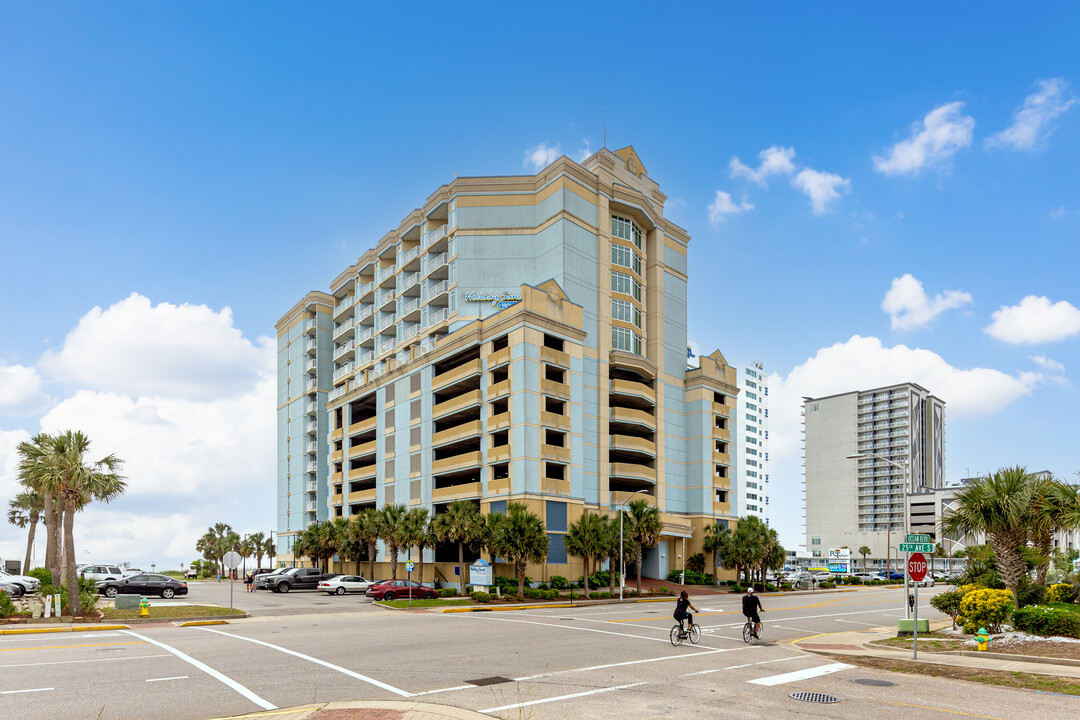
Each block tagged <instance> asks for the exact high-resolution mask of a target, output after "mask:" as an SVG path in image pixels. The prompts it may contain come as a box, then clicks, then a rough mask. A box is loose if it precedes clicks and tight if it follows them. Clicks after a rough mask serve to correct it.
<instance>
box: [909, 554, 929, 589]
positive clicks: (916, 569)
mask: <svg viewBox="0 0 1080 720" xmlns="http://www.w3.org/2000/svg"><path fill="white" fill-rule="evenodd" d="M907 571H908V575H909V576H910V577H911V579H912V580H914V581H915V582H922V581H923V580H925V579H926V556H924V555H923V554H922V553H915V554H914V555H912V556H911V557H910V558H909V559H908V561H907Z"/></svg>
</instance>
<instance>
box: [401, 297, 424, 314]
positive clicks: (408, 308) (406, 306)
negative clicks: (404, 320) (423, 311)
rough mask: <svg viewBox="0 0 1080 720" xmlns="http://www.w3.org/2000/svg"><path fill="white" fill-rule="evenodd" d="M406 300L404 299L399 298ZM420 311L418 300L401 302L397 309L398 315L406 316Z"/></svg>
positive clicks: (412, 299) (410, 299)
mask: <svg viewBox="0 0 1080 720" xmlns="http://www.w3.org/2000/svg"><path fill="white" fill-rule="evenodd" d="M400 299H401V300H406V298H400ZM419 309H420V298H409V299H408V302H402V303H401V305H400V307H399V308H398V315H408V314H409V313H411V312H414V311H416V310H419Z"/></svg>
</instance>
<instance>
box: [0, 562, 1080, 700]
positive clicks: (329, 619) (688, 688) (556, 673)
mask: <svg viewBox="0 0 1080 720" xmlns="http://www.w3.org/2000/svg"><path fill="white" fill-rule="evenodd" d="M213 585H214V586H215V587H213V588H211V587H207V588H206V589H205V590H200V589H194V588H193V592H192V596H191V597H192V599H195V598H199V597H200V596H201V595H202V594H203V593H204V592H205V593H206V596H210V595H212V594H214V593H221V592H222V589H223V588H222V587H221V586H218V584H217V583H213ZM224 585H225V584H224V583H223V584H222V586H224ZM224 592H225V593H227V592H228V590H227V587H224ZM931 592H933V591H931ZM928 594H929V593H927V595H928ZM237 597H238V598H239V597H241V596H240V594H239V593H238V594H237ZM924 597H925V596H924ZM242 599H243V602H238V603H237V605H238V606H240V607H244V608H247V607H249V604H251V607H252V609H253V608H254V604H260V605H262V610H261V611H260V612H266V611H270V610H273V609H274V608H272V607H269V606H268V605H267V603H270V604H273V603H279V602H280V603H288V604H289V606H288V607H287V608H286V609H288V610H289V611H290V613H289V614H277V615H266V614H263V615H260V616H257V617H253V618H250V619H247V620H242V621H239V622H236V623H232V624H229V625H225V626H215V627H203V628H196V627H188V628H180V627H175V626H173V625H172V624H166V623H161V624H155V625H149V626H147V625H137V626H133V627H132V630H130V631H107V632H98V633H72V634H65V635H64V636H56V635H53V636H50V635H30V636H21V637H20V636H6V637H3V638H0V693H3V694H0V713H3V716H4V717H14V716H16V715H19V716H28V717H33V716H54V715H61V716H63V717H68V718H87V719H88V720H90V719H96V718H98V717H99V714H100V718H102V719H103V720H104V719H107V718H118V719H119V718H144V717H150V716H163V717H170V718H177V719H179V720H204V719H206V718H213V717H220V716H225V715H233V714H240V713H247V712H255V711H259V710H265V711H270V710H272V709H275V708H284V707H290V706H296V705H302V704H304V703H311V702H316V701H318V702H324V701H334V700H361V699H400V698H417V699H423V700H424V701H425V702H437V703H445V704H449V705H454V706H459V707H466V708H469V709H474V710H479V711H482V712H486V713H488V714H491V715H494V716H497V717H506V718H511V717H513V718H517V717H534V718H581V717H597V718H606V717H610V718H620V719H627V718H657V717H680V718H683V717H690V718H696V717H701V718H704V717H731V718H745V717H748V716H750V715H754V714H760V715H761V716H763V717H776V716H780V717H785V716H793V715H794V714H796V713H798V714H800V715H811V716H822V717H843V718H859V719H860V720H862V718H863V717H865V716H867V715H868V714H871V713H872V714H875V715H880V714H881V713H882V711H883V709H884V711H885V712H887V713H888V717H896V718H925V717H932V716H939V717H943V718H944V717H950V716H951V717H956V713H968V714H974V715H975V716H977V717H988V718H1002V719H1010V720H1011V719H1012V718H1016V719H1017V720H1020V719H1023V720H1029V719H1030V718H1031V717H1044V716H1045V717H1049V716H1051V713H1054V716H1057V715H1060V714H1061V713H1062V712H1063V707H1062V703H1068V704H1071V705H1070V706H1072V705H1075V707H1076V708H1077V710H1080V701H1078V700H1077V699H1075V698H1067V697H1060V696H1058V697H1055V696H1050V695H1033V694H1031V693H1025V692H1023V691H1014V690H1006V689H1001V688H994V687H986V688H979V689H978V695H979V701H978V704H976V703H974V702H973V700H972V694H973V690H972V686H971V685H969V684H957V683H955V682H953V681H948V680H939V679H933V678H921V677H913V676H906V675H891V674H886V673H880V672H877V671H869V670H863V669H859V668H853V667H850V666H848V665H846V664H843V663H836V662H834V661H832V660H831V659H829V658H826V657H821V656H817V655H808V654H806V653H803V652H801V651H799V650H797V649H795V648H793V647H792V646H791V645H790V641H791V640H796V639H800V638H804V637H807V636H810V635H822V636H824V635H826V634H827V633H829V632H837V631H840V630H851V629H853V628H855V629H858V628H867V629H869V628H872V627H877V626H883V625H884V626H889V625H892V624H894V623H895V621H896V618H897V617H898V616H899V615H901V614H902V604H901V603H902V593H901V591H898V590H895V589H877V588H865V589H861V590H859V591H854V592H847V593H826V594H811V595H797V596H787V597H772V598H769V597H767V598H765V613H764V615H763V616H762V619H763V620H764V622H765V623H766V639H765V642H763V643H761V644H755V645H746V644H744V643H743V641H742V639H741V637H740V628H741V625H742V618H741V615H740V613H739V609H738V605H737V603H738V597H737V596H731V597H727V596H718V595H712V596H700V597H698V598H695V599H694V604H695V605H696V606H697V607H698V608H699V609H700V610H701V611H702V612H701V615H700V617H699V620H700V622H701V625H702V627H703V628H704V630H705V632H704V634H703V636H702V639H701V643H700V644H699V645H696V646H693V645H689V644H684V645H682V646H680V647H672V646H671V644H670V643H669V641H668V631H669V629H670V627H671V625H672V623H673V621H672V619H671V610H672V607H671V606H670V604H669V603H666V602H664V603H634V604H628V605H594V606H585V607H574V608H542V609H532V610H524V611H515V612H486V613H455V614H438V613H433V612H425V611H414V612H406V611H395V610H388V609H384V608H381V607H376V606H373V605H371V604H370V603H367V602H366V601H365V600H361V599H360V598H358V597H345V598H330V597H328V596H320V595H318V594H315V593H304V594H299V595H297V594H293V593H290V594H288V595H284V596H279V595H273V594H270V593H258V594H255V595H254V596H251V595H248V596H244V597H243V598H242ZM921 599H922V598H921ZM226 600H227V595H226ZM338 600H341V601H343V603H342V604H341V605H337V603H336V601H338ZM326 601H330V604H329V605H319V604H317V603H322V602H326ZM924 604H925V603H924ZM920 613H921V614H928V615H929V616H931V617H935V616H936V613H935V611H933V610H932V609H930V608H929V605H928V604H927V605H925V607H923V608H922V609H921V610H920ZM856 678H860V679H866V678H869V679H875V678H876V679H883V680H888V681H891V682H895V683H896V686H895V687H892V688H886V689H883V688H875V687H867V686H863V685H858V684H856V683H853V682H852V680H854V679H856ZM136 690H137V691H136ZM810 690H813V691H820V692H828V693H832V694H834V695H835V696H837V697H838V698H839V699H840V700H841V702H840V703H838V704H833V705H813V704H808V703H799V702H796V701H795V700H792V699H791V698H790V697H789V693H791V692H795V691H810ZM980 708H981V709H980ZM988 708H992V710H989V711H988ZM16 711H17V712H16ZM1044 713H1045V714H1044ZM1066 714H1067V713H1066Z"/></svg>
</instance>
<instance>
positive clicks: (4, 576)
mask: <svg viewBox="0 0 1080 720" xmlns="http://www.w3.org/2000/svg"><path fill="white" fill-rule="evenodd" d="M0 583H3V584H5V585H12V586H14V587H17V588H18V590H17V591H14V590H13V591H12V592H9V593H8V594H9V595H11V596H12V597H22V596H23V595H26V594H27V593H36V592H37V591H38V588H40V587H41V581H40V580H38V579H37V578H33V577H30V576H28V575H12V574H11V573H9V572H8V571H6V570H0ZM16 593H17V594H16Z"/></svg>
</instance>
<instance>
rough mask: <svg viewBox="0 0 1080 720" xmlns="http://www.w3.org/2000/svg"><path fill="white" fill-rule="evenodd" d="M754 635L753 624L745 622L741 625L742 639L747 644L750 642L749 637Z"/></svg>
mask: <svg viewBox="0 0 1080 720" xmlns="http://www.w3.org/2000/svg"><path fill="white" fill-rule="evenodd" d="M753 637H754V626H753V625H751V624H750V623H746V624H745V625H743V626H742V641H743V642H744V643H746V644H747V645H749V644H750V639H751V638H753Z"/></svg>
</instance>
